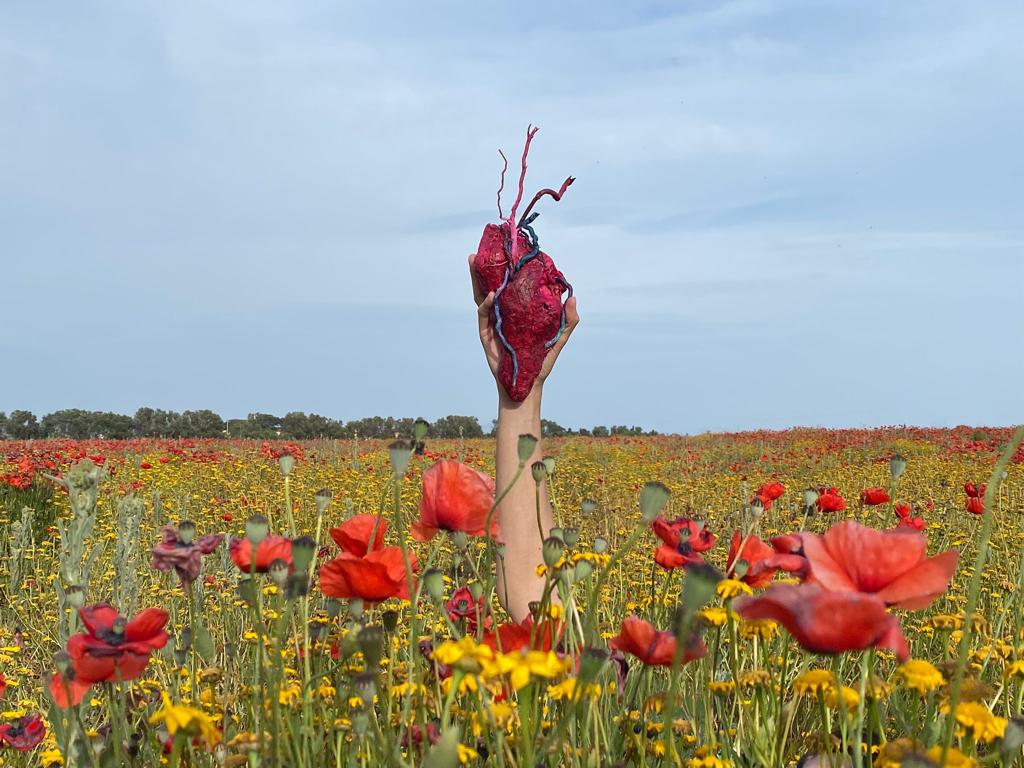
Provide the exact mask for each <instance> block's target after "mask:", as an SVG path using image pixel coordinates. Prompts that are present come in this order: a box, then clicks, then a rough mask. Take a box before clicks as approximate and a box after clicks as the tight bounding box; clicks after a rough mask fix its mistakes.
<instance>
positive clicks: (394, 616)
mask: <svg viewBox="0 0 1024 768" xmlns="http://www.w3.org/2000/svg"><path fill="white" fill-rule="evenodd" d="M380 622H381V624H383V625H384V631H385V632H394V631H395V629H397V628H398V611H384V613H382V614H381V615H380Z"/></svg>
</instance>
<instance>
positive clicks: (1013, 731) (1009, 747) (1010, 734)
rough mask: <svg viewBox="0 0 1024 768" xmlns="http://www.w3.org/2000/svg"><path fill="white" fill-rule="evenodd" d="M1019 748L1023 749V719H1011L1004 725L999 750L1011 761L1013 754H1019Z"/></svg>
mask: <svg viewBox="0 0 1024 768" xmlns="http://www.w3.org/2000/svg"><path fill="white" fill-rule="evenodd" d="M1021 747H1024V718H1021V717H1012V718H1010V720H1009V722H1007V724H1006V731H1005V732H1004V733H1003V741H1002V743H1001V744H1000V745H999V749H1000V750H1001V751H1002V753H1003V755H1005V756H1007V757H1011V760H1012V756H1013V755H1014V754H1020V749H1021Z"/></svg>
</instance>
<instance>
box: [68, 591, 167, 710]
mask: <svg viewBox="0 0 1024 768" xmlns="http://www.w3.org/2000/svg"><path fill="white" fill-rule="evenodd" d="M78 615H79V616H80V617H81V619H82V624H83V625H85V629H86V631H85V632H80V633H78V634H76V635H72V636H71V637H70V638H69V639H68V646H67V653H68V656H69V657H70V667H69V668H68V670H67V672H66V673H65V674H63V675H62V674H61V673H60V672H57V673H56V674H55V675H54V676H53V678H52V679H51V680H50V693H51V694H52V695H53V699H54V701H55V702H56V704H57V706H59V707H62V708H66V707H68V706H70V705H72V704H79V703H80V702H81V701H82V699H83V698H84V696H85V693H86V691H88V690H89V686H91V685H93V684H95V683H107V682H115V681H118V680H120V681H127V680H134V679H135V678H137V677H138V676H139V675H141V674H142V673H143V671H145V669H146V665H147V664H149V657H150V654H151V653H152V652H153V651H155V650H157V649H159V648H163V647H164V645H166V644H167V633H166V632H165V631H164V626H165V625H166V624H167V612H166V611H163V610H161V609H159V608H146V609H145V610H144V611H141V612H140V613H139V614H138V615H137V616H136V617H135V618H133V619H131V620H130V621H128V620H125V618H124V617H123V616H121V615H120V614H119V613H118V612H117V610H116V609H115V608H114V607H112V606H110V605H108V604H107V603H96V604H95V605H89V606H86V607H84V608H81V609H79V611H78Z"/></svg>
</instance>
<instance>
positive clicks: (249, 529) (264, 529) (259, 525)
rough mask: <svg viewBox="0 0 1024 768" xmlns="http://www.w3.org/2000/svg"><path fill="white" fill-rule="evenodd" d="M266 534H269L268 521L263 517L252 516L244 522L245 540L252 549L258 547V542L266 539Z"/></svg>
mask: <svg viewBox="0 0 1024 768" xmlns="http://www.w3.org/2000/svg"><path fill="white" fill-rule="evenodd" d="M268 533H270V521H269V520H267V518H266V517H264V516H263V515H252V516H251V517H250V518H249V519H248V520H246V521H245V538H247V539H248V540H249V543H250V544H252V545H253V546H254V547H258V546H259V545H260V542H262V541H263V540H264V539H265V538H267V534H268Z"/></svg>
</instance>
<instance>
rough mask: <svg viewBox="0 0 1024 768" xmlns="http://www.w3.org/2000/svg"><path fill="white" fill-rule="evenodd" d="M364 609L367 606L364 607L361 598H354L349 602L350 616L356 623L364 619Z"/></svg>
mask: <svg viewBox="0 0 1024 768" xmlns="http://www.w3.org/2000/svg"><path fill="white" fill-rule="evenodd" d="M364 608H365V606H364V605H363V600H362V598H360V597H353V598H352V599H351V600H349V601H348V615H349V616H351V617H352V618H353V619H355V620H356V621H359V620H360V619H362V618H363V610H364Z"/></svg>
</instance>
